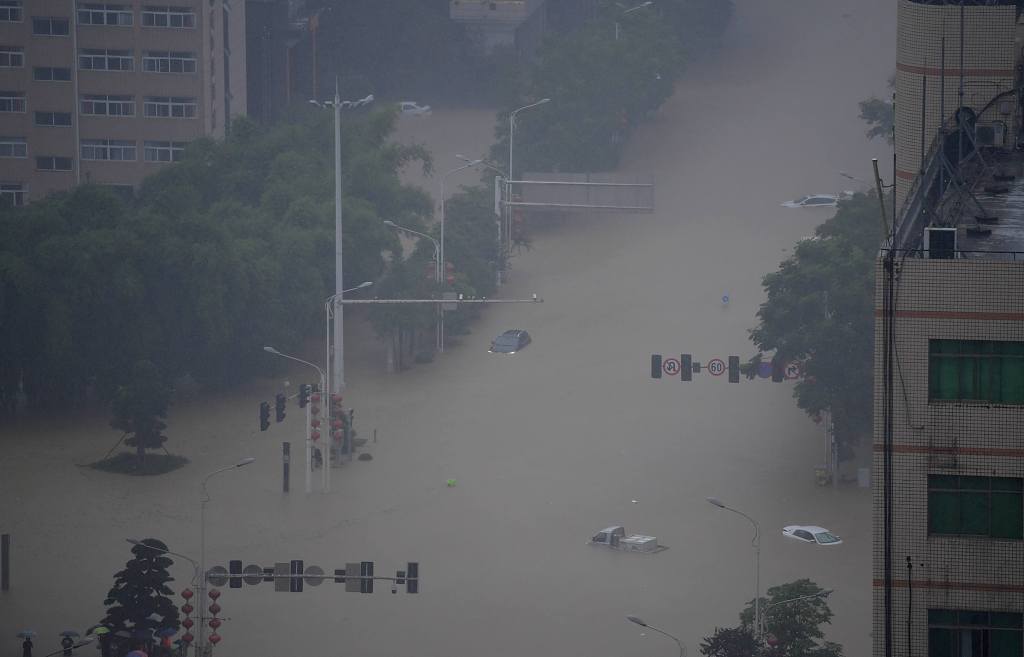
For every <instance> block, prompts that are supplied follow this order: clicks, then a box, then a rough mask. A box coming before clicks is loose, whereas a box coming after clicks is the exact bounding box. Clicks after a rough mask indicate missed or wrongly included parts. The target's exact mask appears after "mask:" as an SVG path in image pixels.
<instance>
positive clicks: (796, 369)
mask: <svg viewBox="0 0 1024 657" xmlns="http://www.w3.org/2000/svg"><path fill="white" fill-rule="evenodd" d="M802 373H803V371H802V370H801V368H800V363H797V362H792V363H789V364H788V365H786V380H787V381H792V380H793V379H799V378H800V375H801V374H802Z"/></svg>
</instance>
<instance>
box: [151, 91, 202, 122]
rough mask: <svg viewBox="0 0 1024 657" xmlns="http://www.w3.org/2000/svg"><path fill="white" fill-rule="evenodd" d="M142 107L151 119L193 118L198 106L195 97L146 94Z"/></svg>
mask: <svg viewBox="0 0 1024 657" xmlns="http://www.w3.org/2000/svg"><path fill="white" fill-rule="evenodd" d="M143 107H144V111H145V114H146V116H147V117H149V118H152V119H166V118H171V119H194V118H196V111H197V110H198V107H199V106H198V103H196V99H195V98H179V97H175V96H171V97H168V96H146V100H145V103H144V104H143Z"/></svg>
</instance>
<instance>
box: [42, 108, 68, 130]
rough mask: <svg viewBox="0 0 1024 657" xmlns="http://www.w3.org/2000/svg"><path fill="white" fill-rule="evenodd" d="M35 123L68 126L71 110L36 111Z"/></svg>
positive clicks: (48, 125) (53, 126)
mask: <svg viewBox="0 0 1024 657" xmlns="http://www.w3.org/2000/svg"><path fill="white" fill-rule="evenodd" d="M36 125H41V126H47V127H51V128H68V127H70V126H71V112H36Z"/></svg>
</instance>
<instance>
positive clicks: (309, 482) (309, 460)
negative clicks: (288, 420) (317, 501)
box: [305, 404, 313, 495]
mask: <svg viewBox="0 0 1024 657" xmlns="http://www.w3.org/2000/svg"><path fill="white" fill-rule="evenodd" d="M312 427H313V405H312V404H306V468H305V470H306V495H309V494H310V493H312V492H313V441H312V440H311V439H310V438H311V436H310V432H311V431H312Z"/></svg>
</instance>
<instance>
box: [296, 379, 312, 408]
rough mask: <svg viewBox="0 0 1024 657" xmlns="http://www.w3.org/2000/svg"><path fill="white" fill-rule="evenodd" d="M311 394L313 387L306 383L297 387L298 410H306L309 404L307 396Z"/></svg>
mask: <svg viewBox="0 0 1024 657" xmlns="http://www.w3.org/2000/svg"><path fill="white" fill-rule="evenodd" d="M311 394H313V386H311V385H309V384H308V383H303V384H300V385H299V408H306V404H308V403H309V396H310V395H311Z"/></svg>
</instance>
